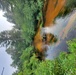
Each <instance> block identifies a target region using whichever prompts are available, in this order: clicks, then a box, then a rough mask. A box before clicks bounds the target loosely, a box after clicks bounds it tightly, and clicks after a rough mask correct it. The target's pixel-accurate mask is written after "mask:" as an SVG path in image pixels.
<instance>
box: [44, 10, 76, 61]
mask: <svg viewBox="0 0 76 75" xmlns="http://www.w3.org/2000/svg"><path fill="white" fill-rule="evenodd" d="M43 32H46V33H52V34H54V35H55V36H56V37H57V39H58V41H57V42H56V43H53V44H51V45H48V48H47V52H46V55H47V56H46V59H51V60H52V59H54V58H56V57H58V56H59V54H60V52H69V50H68V46H67V44H66V41H68V40H71V39H73V38H76V11H73V12H71V13H70V14H69V15H68V16H66V17H64V18H60V19H57V20H56V23H55V25H54V26H53V27H50V28H45V29H44V31H43Z"/></svg>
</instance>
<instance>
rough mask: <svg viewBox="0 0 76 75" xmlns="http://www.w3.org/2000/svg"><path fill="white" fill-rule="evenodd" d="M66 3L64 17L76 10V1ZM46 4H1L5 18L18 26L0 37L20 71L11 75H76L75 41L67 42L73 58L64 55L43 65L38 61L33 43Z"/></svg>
mask: <svg viewBox="0 0 76 75" xmlns="http://www.w3.org/2000/svg"><path fill="white" fill-rule="evenodd" d="M67 1H68V2H67V4H66V6H65V8H66V11H65V13H64V15H66V13H69V12H70V11H71V10H70V5H71V9H72V10H73V8H74V7H76V6H75V5H76V4H75V3H76V0H67ZM43 2H44V0H0V8H1V9H2V10H3V11H6V13H5V15H4V16H5V17H7V20H8V21H9V22H12V23H14V24H15V26H14V28H13V29H12V30H10V31H4V32H1V33H0V44H1V45H2V46H6V47H7V50H6V52H7V53H8V54H10V55H11V58H12V59H13V62H12V64H11V65H12V66H13V67H17V71H16V72H15V73H13V74H12V75H76V39H73V40H70V41H68V42H67V44H68V49H69V50H70V52H71V54H66V53H61V54H60V56H59V58H57V59H55V60H45V61H43V60H42V61H41V60H39V59H37V58H36V57H37V56H36V54H35V49H34V46H33V39H34V35H35V33H36V29H37V24H38V21H39V20H40V19H41V18H42V15H43V14H42V7H43ZM9 7H10V9H9ZM68 11H69V12H68ZM41 26H42V23H41ZM8 36H9V37H8Z"/></svg>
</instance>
